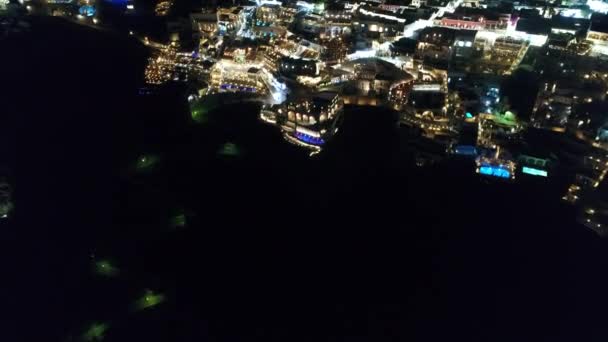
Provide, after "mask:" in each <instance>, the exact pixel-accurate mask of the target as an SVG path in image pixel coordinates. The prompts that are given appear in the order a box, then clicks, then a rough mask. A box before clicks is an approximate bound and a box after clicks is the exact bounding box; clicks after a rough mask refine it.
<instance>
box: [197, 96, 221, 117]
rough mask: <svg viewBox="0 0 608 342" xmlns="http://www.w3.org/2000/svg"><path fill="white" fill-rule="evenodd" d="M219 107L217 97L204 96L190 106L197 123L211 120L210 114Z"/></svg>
mask: <svg viewBox="0 0 608 342" xmlns="http://www.w3.org/2000/svg"><path fill="white" fill-rule="evenodd" d="M218 106H219V101H218V98H217V96H204V97H203V98H201V99H199V100H198V101H196V102H194V103H192V104H191V105H190V116H192V120H194V121H195V122H197V123H206V122H208V121H209V120H210V112H211V111H212V110H214V109H215V108H217V107H218Z"/></svg>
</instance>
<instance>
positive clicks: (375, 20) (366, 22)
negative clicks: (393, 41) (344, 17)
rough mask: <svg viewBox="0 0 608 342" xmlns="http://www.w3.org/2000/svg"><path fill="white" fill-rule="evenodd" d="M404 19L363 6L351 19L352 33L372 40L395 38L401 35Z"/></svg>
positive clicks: (388, 12) (397, 15) (384, 11)
mask: <svg viewBox="0 0 608 342" xmlns="http://www.w3.org/2000/svg"><path fill="white" fill-rule="evenodd" d="M405 22H406V19H405V18H403V17H401V16H400V15H399V14H395V13H393V12H390V11H386V10H382V9H379V8H373V7H370V6H363V7H361V8H359V9H358V10H357V12H356V14H355V17H354V18H353V31H355V32H360V33H363V34H365V35H367V36H370V37H372V38H379V37H395V36H397V35H399V34H402V33H403V31H404V29H405Z"/></svg>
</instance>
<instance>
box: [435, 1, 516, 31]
mask: <svg viewBox="0 0 608 342" xmlns="http://www.w3.org/2000/svg"><path fill="white" fill-rule="evenodd" d="M510 20H511V14H501V13H497V12H494V11H492V10H489V9H483V8H471V7H458V8H457V9H456V10H455V11H454V13H449V12H446V13H444V15H443V16H442V17H441V18H439V19H436V20H435V25H437V26H445V27H451V28H455V29H467V30H486V31H495V30H500V31H505V30H506V29H507V27H508V25H509V22H510Z"/></svg>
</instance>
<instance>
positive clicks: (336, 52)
mask: <svg viewBox="0 0 608 342" xmlns="http://www.w3.org/2000/svg"><path fill="white" fill-rule="evenodd" d="M321 44H322V45H323V47H324V48H325V53H324V60H325V61H326V62H327V63H328V64H329V63H341V62H342V61H344V58H345V57H346V53H347V52H348V47H347V46H346V44H345V43H344V41H343V40H342V38H341V37H337V38H330V39H327V40H325V41H323V42H322V43H321Z"/></svg>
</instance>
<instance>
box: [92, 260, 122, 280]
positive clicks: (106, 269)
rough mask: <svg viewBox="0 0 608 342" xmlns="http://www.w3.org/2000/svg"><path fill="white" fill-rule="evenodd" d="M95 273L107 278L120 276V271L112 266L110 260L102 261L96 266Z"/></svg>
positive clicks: (96, 263)
mask: <svg viewBox="0 0 608 342" xmlns="http://www.w3.org/2000/svg"><path fill="white" fill-rule="evenodd" d="M94 270H95V273H97V274H99V275H102V276H105V277H115V276H117V275H118V273H119V270H118V268H116V267H115V266H114V265H112V264H111V263H110V262H109V261H108V260H100V261H97V262H95V264H94Z"/></svg>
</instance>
